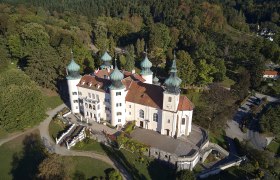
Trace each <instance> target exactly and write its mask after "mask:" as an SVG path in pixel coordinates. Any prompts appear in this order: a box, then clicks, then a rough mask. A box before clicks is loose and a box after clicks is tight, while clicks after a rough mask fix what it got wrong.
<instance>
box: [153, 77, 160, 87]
mask: <svg viewBox="0 0 280 180" xmlns="http://www.w3.org/2000/svg"><path fill="white" fill-rule="evenodd" d="M153 84H155V85H159V84H160V83H159V79H158V78H157V77H156V76H155V77H154V78H153Z"/></svg>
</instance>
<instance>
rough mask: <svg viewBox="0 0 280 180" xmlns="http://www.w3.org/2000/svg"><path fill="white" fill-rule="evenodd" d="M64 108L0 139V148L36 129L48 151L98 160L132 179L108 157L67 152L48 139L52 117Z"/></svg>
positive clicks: (63, 105) (83, 152)
mask: <svg viewBox="0 0 280 180" xmlns="http://www.w3.org/2000/svg"><path fill="white" fill-rule="evenodd" d="M64 107H66V105H65V104H62V105H60V106H58V107H56V108H55V109H52V110H50V111H48V112H47V115H48V117H47V118H46V119H45V120H44V121H42V122H41V123H40V124H39V125H37V126H35V127H33V128H32V129H28V130H26V131H24V132H18V133H14V134H12V135H9V136H8V137H6V138H4V139H1V140H0V146H1V145H2V144H4V143H6V142H9V141H11V140H13V139H15V138H17V137H19V136H21V135H23V134H27V133H29V132H32V131H34V130H35V129H38V130H39V131H40V135H41V138H42V139H43V142H44V144H45V146H46V147H47V148H49V150H50V151H53V152H55V153H56V154H60V155H62V156H85V157H90V158H94V159H98V160H100V161H103V162H105V163H107V164H109V165H111V166H112V167H114V168H115V169H118V170H119V171H120V173H121V175H122V177H123V179H128V180H130V179H132V177H131V176H130V174H129V173H128V172H127V171H126V169H125V168H124V167H123V166H122V165H120V164H119V163H118V162H117V161H116V160H114V159H110V158H109V157H108V156H106V155H101V154H98V153H94V152H87V151H73V150H67V149H66V148H64V147H60V146H59V145H56V144H55V143H54V142H53V139H52V138H51V137H50V135H49V123H50V122H51V120H52V117H53V116H54V115H55V114H56V113H57V112H58V111H60V110H61V109H63V108H64Z"/></svg>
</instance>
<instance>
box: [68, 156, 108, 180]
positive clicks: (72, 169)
mask: <svg viewBox="0 0 280 180" xmlns="http://www.w3.org/2000/svg"><path fill="white" fill-rule="evenodd" d="M62 159H63V161H62V162H63V163H64V166H65V171H67V174H70V176H71V175H72V179H73V176H74V173H76V172H79V173H82V174H84V175H85V178H86V179H90V178H92V177H101V176H102V177H103V179H105V177H106V174H105V170H106V169H108V168H112V167H111V166H110V165H108V164H106V163H104V162H102V161H98V160H96V159H92V158H88V157H70V156H67V157H65V156H64V157H62Z"/></svg>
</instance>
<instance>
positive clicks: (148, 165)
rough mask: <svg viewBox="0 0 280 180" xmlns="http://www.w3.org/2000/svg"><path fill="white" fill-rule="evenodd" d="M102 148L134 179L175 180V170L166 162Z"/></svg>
mask: <svg viewBox="0 0 280 180" xmlns="http://www.w3.org/2000/svg"><path fill="white" fill-rule="evenodd" d="M102 147H103V149H104V151H105V152H106V154H107V155H108V156H109V157H112V158H114V159H116V160H117V161H118V162H119V163H120V164H122V165H123V166H124V167H125V168H126V170H127V171H128V172H129V173H130V174H131V175H132V178H133V179H161V180H165V179H166V180H169V179H171V180H172V179H174V173H175V170H174V169H173V168H172V167H170V166H168V165H167V163H166V162H159V161H157V160H154V159H151V158H148V157H146V156H144V155H138V154H137V153H132V152H129V151H127V150H124V149H121V150H116V149H113V148H109V147H107V146H103V145H102Z"/></svg>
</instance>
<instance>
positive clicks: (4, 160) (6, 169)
mask: <svg viewBox="0 0 280 180" xmlns="http://www.w3.org/2000/svg"><path fill="white" fill-rule="evenodd" d="M33 133H37V134H38V133H39V132H38V131H34V132H33ZM24 138H25V136H20V137H18V138H16V139H14V140H12V141H10V142H7V143H5V144H3V145H2V146H0V162H1V163H0V172H1V178H0V179H5V180H8V179H12V175H11V174H10V171H11V169H12V162H13V156H14V155H15V154H17V153H20V152H21V150H22V148H23V145H22V141H23V139H24Z"/></svg>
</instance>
